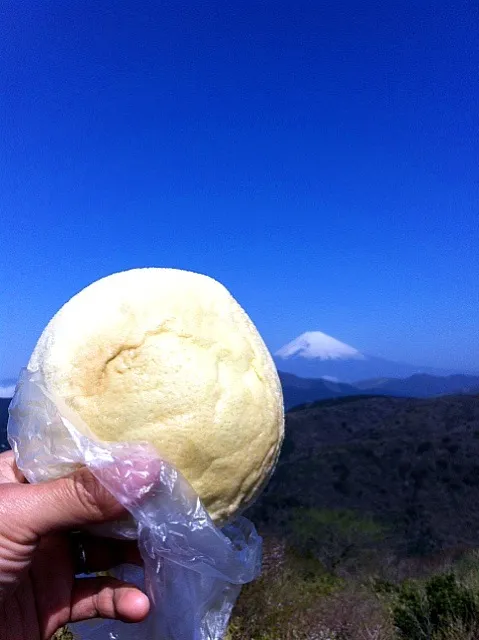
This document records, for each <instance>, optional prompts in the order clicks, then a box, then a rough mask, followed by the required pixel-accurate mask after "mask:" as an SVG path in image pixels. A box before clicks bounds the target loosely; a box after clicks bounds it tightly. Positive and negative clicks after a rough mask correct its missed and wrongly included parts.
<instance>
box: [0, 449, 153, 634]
mask: <svg viewBox="0 0 479 640" xmlns="http://www.w3.org/2000/svg"><path fill="white" fill-rule="evenodd" d="M123 515H125V511H124V508H123V507H122V506H121V505H119V504H118V502H117V501H116V500H115V499H114V498H113V496H112V495H111V494H109V493H108V491H106V489H104V488H103V486H102V485H101V484H100V483H99V482H98V481H97V480H96V478H95V477H94V476H93V475H92V474H91V473H90V472H89V471H88V470H87V469H80V470H78V471H77V472H75V473H74V474H73V475H71V476H69V477H67V478H61V479H59V480H54V481H51V482H45V483H42V484H38V485H30V484H27V483H26V481H25V479H24V477H23V475H22V474H21V472H20V471H19V470H18V468H17V467H16V464H15V460H14V456H13V453H12V452H6V453H2V454H0V640H48V639H49V638H50V637H51V636H52V635H53V634H54V633H55V631H57V630H58V629H59V628H60V627H62V626H63V625H65V624H66V623H68V622H77V621H79V620H86V619H89V618H98V617H102V618H117V619H119V620H123V621H125V622H140V621H141V620H143V619H144V618H146V616H147V615H148V611H149V606H150V605H149V600H148V598H147V596H146V595H145V594H144V593H142V592H141V591H139V590H138V589H137V588H136V587H134V586H132V585H128V584H126V583H124V582H121V581H120V580H117V579H115V578H110V577H92V578H76V577H75V574H76V573H79V571H78V569H79V567H78V566H77V563H78V558H76V557H75V554H74V553H73V552H72V544H71V532H72V531H74V530H75V531H76V530H78V529H81V528H82V527H84V526H86V525H91V524H99V523H102V522H108V521H112V520H115V519H117V518H119V517H121V516H123ZM82 545H83V549H84V551H85V560H86V562H87V566H88V568H89V570H90V571H105V570H107V569H109V568H111V567H113V566H115V565H118V564H121V563H125V562H130V563H139V562H140V558H139V553H138V550H137V547H136V544H135V543H130V542H124V541H118V540H110V539H106V538H97V537H94V536H88V535H86V534H85V535H83V534H82Z"/></svg>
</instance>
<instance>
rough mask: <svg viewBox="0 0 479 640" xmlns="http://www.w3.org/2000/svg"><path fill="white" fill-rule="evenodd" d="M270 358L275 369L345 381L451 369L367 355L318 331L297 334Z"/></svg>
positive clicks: (308, 376) (446, 372)
mask: <svg viewBox="0 0 479 640" xmlns="http://www.w3.org/2000/svg"><path fill="white" fill-rule="evenodd" d="M274 359H275V362H276V366H277V367H278V370H279V371H284V372H285V373H292V374H294V375H296V376H300V377H302V378H328V379H333V380H337V381H339V382H349V383H351V382H357V381H359V380H366V379H371V378H406V377H408V376H412V375H414V374H416V373H429V374H433V375H434V374H435V375H448V374H451V373H454V372H452V371H439V370H437V369H432V368H431V367H421V366H415V365H410V364H404V363H400V362H392V361H389V360H384V359H383V358H377V357H375V356H370V355H367V354H364V353H361V352H360V351H359V350H358V349H355V348H354V347H352V346H350V345H348V344H345V343H344V342H340V341H339V340H336V338H333V337H331V336H328V335H327V334H325V333H323V332H322V331H308V332H306V333H303V334H301V335H300V336H298V337H297V338H295V339H294V340H292V341H291V342H289V343H288V344H286V345H284V347H281V349H279V350H278V351H277V352H276V353H275V354H274Z"/></svg>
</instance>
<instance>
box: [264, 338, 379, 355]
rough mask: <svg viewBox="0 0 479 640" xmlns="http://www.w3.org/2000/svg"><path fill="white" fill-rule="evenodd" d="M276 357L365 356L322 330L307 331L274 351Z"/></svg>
mask: <svg viewBox="0 0 479 640" xmlns="http://www.w3.org/2000/svg"><path fill="white" fill-rule="evenodd" d="M275 356H277V357H278V358H293V357H300V358H306V359H308V360H313V359H318V360H365V359H366V358H365V356H363V354H362V353H361V352H360V351H358V350H357V349H355V348H354V347H350V346H349V345H348V344H344V342H340V341H339V340H336V338H332V337H331V336H328V335H327V334H325V333H323V332H322V331H307V332H306V333H303V334H301V335H300V336H299V337H298V338H296V339H295V340H293V341H292V342H289V343H288V344H286V345H284V347H281V349H279V351H277V352H276V353H275Z"/></svg>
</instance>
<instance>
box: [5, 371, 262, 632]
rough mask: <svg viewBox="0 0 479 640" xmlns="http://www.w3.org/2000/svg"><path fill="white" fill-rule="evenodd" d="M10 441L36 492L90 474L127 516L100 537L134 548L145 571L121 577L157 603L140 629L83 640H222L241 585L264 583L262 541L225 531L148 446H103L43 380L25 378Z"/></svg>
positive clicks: (104, 625)
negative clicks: (132, 542) (129, 542)
mask: <svg viewBox="0 0 479 640" xmlns="http://www.w3.org/2000/svg"><path fill="white" fill-rule="evenodd" d="M8 438H9V442H10V445H11V447H12V449H13V451H14V453H15V457H16V460H17V464H18V467H19V468H20V469H21V470H22V472H23V473H24V475H25V477H26V478H27V480H28V481H29V482H31V483H35V482H42V481H45V480H49V479H52V478H55V477H61V476H64V475H67V474H69V473H71V472H72V471H74V470H75V469H76V468H78V467H80V466H87V467H88V468H89V469H90V470H91V471H92V473H93V474H94V475H95V476H96V477H97V478H98V479H99V481H100V482H101V483H102V484H103V485H104V486H105V487H106V488H107V489H108V490H109V491H110V492H111V493H112V494H113V495H114V496H115V498H116V499H117V500H118V501H119V502H120V503H122V504H123V505H124V506H125V508H126V509H127V510H128V511H129V513H130V516H131V517H130V520H129V521H125V522H120V523H116V524H114V525H113V526H108V527H106V528H103V529H101V528H100V529H97V533H100V534H103V535H114V536H117V537H122V538H134V539H137V540H138V545H139V548H140V551H141V555H142V558H143V561H144V569H141V570H140V569H139V568H138V567H132V566H127V565H123V566H122V567H118V568H117V569H116V570H115V572H114V573H115V575H117V576H118V577H121V578H123V579H125V580H128V581H131V582H133V583H135V584H137V585H138V586H140V587H141V588H143V589H144V590H145V591H146V593H147V594H148V595H149V597H150V601H151V605H152V606H151V611H150V614H149V616H148V618H147V619H146V620H145V621H144V622H142V623H138V624H126V623H122V622H118V621H109V620H108V621H106V620H95V621H90V622H87V623H77V624H74V625H71V628H72V631H73V632H74V633H75V634H76V635H77V636H79V637H81V638H84V639H85V640H101V639H107V638H108V639H111V640H218V639H219V638H222V637H223V635H224V633H225V630H226V627H227V625H228V621H229V617H230V614H231V610H232V608H233V605H234V602H235V600H236V598H237V596H238V594H239V591H240V589H241V585H242V584H245V583H247V582H249V581H251V580H253V579H254V578H255V577H257V575H258V573H259V570H260V564H261V538H260V537H259V536H258V534H257V533H256V530H255V528H254V526H253V525H252V524H251V523H250V522H249V521H248V520H247V519H246V518H243V517H239V518H238V519H237V520H236V521H234V522H232V523H230V524H228V525H226V526H225V527H223V528H222V529H221V530H220V529H219V528H218V527H216V526H215V524H214V523H213V522H212V520H211V518H210V517H209V516H208V513H207V512H206V510H205V509H204V507H203V505H202V503H201V501H200V500H199V498H198V496H197V495H196V494H195V492H194V491H193V489H192V488H191V486H190V485H189V484H188V483H187V481H186V480H185V479H184V478H183V476H182V475H181V474H180V473H179V472H178V471H177V470H176V469H175V468H173V466H171V465H170V464H168V462H166V461H165V460H163V459H160V458H159V457H158V453H157V452H156V451H155V450H154V449H153V448H152V447H150V446H149V445H148V444H143V443H139V444H131V443H129V444H125V443H102V442H99V441H98V440H96V439H95V438H94V437H93V436H92V435H91V433H90V432H89V430H88V427H87V426H86V425H85V424H84V423H83V422H82V421H81V420H80V419H79V417H78V416H76V415H75V414H73V413H72V412H71V410H70V409H68V408H67V407H66V406H65V405H63V403H62V402H61V400H59V399H56V398H55V399H54V398H53V397H50V396H49V395H48V393H47V392H46V391H45V388H44V386H43V384H42V378H41V376H40V374H39V373H38V372H32V371H29V370H27V369H25V370H24V371H23V372H22V374H21V376H20V379H19V383H18V385H17V389H16V392H15V395H14V397H13V400H12V403H11V405H10V418H9V422H8Z"/></svg>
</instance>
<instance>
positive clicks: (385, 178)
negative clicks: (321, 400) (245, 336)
mask: <svg viewBox="0 0 479 640" xmlns="http://www.w3.org/2000/svg"><path fill="white" fill-rule="evenodd" d="M0 26H1V32H2V38H1V42H0V60H1V62H0V67H1V78H2V87H3V88H2V97H1V112H2V125H1V127H0V129H1V134H0V141H1V154H0V166H1V172H0V180H1V193H0V206H1V226H0V243H1V257H0V275H1V278H0V332H1V339H0V378H2V377H10V376H14V375H16V373H17V370H18V368H19V367H20V366H22V365H23V364H25V362H26V360H27V358H28V355H29V353H30V351H31V349H32V347H33V345H34V343H35V341H36V339H37V337H38V335H39V333H40V332H41V330H42V328H43V327H44V325H45V324H46V322H47V321H48V320H49V318H50V317H51V315H52V314H53V313H54V312H55V311H56V310H57V309H58V307H59V306H60V305H61V304H62V303H63V302H65V301H66V300H67V299H68V298H69V297H70V296H71V295H73V294H74V293H75V292H77V291H78V290H79V289H81V288H82V287H84V286H85V285H87V284H89V283H90V282H91V281H93V280H95V279H97V278H99V277H101V276H104V275H106V274H109V273H111V272H114V271H119V270H122V269H128V268H131V267H137V266H172V267H180V268H184V269H190V270H195V271H199V272H203V273H207V274H209V275H212V276H213V277H216V278H217V279H219V280H221V281H222V282H223V283H224V284H225V285H226V286H228V288H229V289H230V290H231V291H232V293H233V294H234V295H235V296H236V297H237V299H238V300H239V301H240V302H241V303H242V304H243V306H244V307H245V308H246V310H247V311H248V312H249V314H250V315H251V317H252V318H253V320H254V321H255V322H256V324H257V326H258V327H259V329H260V331H261V332H262V334H263V336H264V338H265V340H266V342H267V344H268V345H269V346H270V348H271V349H272V350H275V349H277V348H278V347H280V346H281V345H282V344H283V343H284V342H286V341H288V340H290V339H292V338H294V337H295V336H296V335H298V334H299V333H301V332H303V331H306V330H315V329H318V330H322V331H324V332H326V333H329V334H331V335H333V336H335V337H336V338H338V339H341V340H343V341H345V342H348V343H350V344H352V345H354V346H355V347H357V348H359V349H362V350H364V351H366V352H370V353H374V354H377V355H382V356H385V357H388V358H392V359H400V360H403V361H410V362H413V363H420V364H428V365H435V366H457V367H463V368H474V369H479V330H478V326H479V181H478V178H479V153H478V151H479V137H478V131H479V128H478V125H479V116H478V112H479V89H478V86H479V85H478V80H479V78H478V73H479V44H478V43H479V11H478V9H477V7H476V3H475V2H473V1H472V0H471V1H470V2H464V1H462V0H454V2H451V1H450V0H447V1H446V0H432V1H431V2H425V1H421V0H397V1H394V2H392V1H391V0H383V1H382V2H379V1H378V2H374V3H368V2H367V1H363V0H356V1H355V2H341V0H335V1H334V2H333V1H329V2H323V1H321V0H312V1H310V2H306V1H303V0H294V1H293V0H290V1H288V2H284V1H282V0H271V1H269V0H268V1H261V0H243V1H239V0H237V1H235V2H232V1H230V0H218V1H214V2H212V1H205V0H203V1H201V2H199V1H198V2H192V1H190V2H180V1H178V0H175V1H170V2H166V1H165V0H156V1H142V0H134V1H131V0H123V1H122V2H113V1H110V2H104V1H103V0H92V1H90V0H78V1H67V0H61V1H58V2H49V1H47V0H44V1H43V2H33V1H29V0H25V1H24V2H19V1H18V0H6V1H5V2H3V3H2V8H1V13H0Z"/></svg>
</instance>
